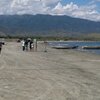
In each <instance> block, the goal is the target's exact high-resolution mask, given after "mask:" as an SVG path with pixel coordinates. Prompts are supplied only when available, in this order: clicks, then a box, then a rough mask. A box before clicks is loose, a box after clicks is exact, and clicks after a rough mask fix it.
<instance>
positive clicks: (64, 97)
mask: <svg viewBox="0 0 100 100" xmlns="http://www.w3.org/2000/svg"><path fill="white" fill-rule="evenodd" d="M0 100H100V55H95V54H89V53H85V52H80V51H75V50H56V49H52V48H50V47H47V52H44V44H42V43H41V42H40V43H38V51H37V52H33V51H31V52H30V51H24V52H23V51H22V49H21V44H20V43H15V42H8V43H6V45H4V46H3V51H2V53H1V55H0Z"/></svg>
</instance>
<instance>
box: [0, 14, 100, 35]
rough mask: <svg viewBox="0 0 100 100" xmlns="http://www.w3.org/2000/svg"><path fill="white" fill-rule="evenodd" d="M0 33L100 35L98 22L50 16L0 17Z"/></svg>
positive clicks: (99, 23)
mask: <svg viewBox="0 0 100 100" xmlns="http://www.w3.org/2000/svg"><path fill="white" fill-rule="evenodd" d="M0 32H1V33H5V34H13V35H15V34H22V35H24V34H32V35H67V34H82V33H94V32H95V33H100V22H93V21H89V20H84V19H79V18H72V17H69V16H51V15H0Z"/></svg>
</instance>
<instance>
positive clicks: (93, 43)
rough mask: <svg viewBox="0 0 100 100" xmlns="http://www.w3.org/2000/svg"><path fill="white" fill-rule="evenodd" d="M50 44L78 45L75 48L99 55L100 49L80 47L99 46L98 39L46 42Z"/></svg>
mask: <svg viewBox="0 0 100 100" xmlns="http://www.w3.org/2000/svg"><path fill="white" fill-rule="evenodd" d="M48 44H49V45H50V46H55V45H62V46H67V45H70V46H78V48H77V49H76V50H80V51H86V52H90V53H95V54H99V55H100V49H91V50H90V49H89V50H88V49H82V46H100V41H66V42H65V41H64V42H58V41H57V42H48Z"/></svg>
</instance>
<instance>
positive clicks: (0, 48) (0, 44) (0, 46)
mask: <svg viewBox="0 0 100 100" xmlns="http://www.w3.org/2000/svg"><path fill="white" fill-rule="evenodd" d="M1 50H2V43H1V42H0V54H1Z"/></svg>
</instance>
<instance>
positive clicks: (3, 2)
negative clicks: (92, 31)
mask: <svg viewBox="0 0 100 100" xmlns="http://www.w3.org/2000/svg"><path fill="white" fill-rule="evenodd" d="M14 14H19V15H21V14H33V15H35V14H50V15H59V16H61V15H67V16H71V17H75V18H83V19H88V20H93V21H100V0H0V15H14Z"/></svg>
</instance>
